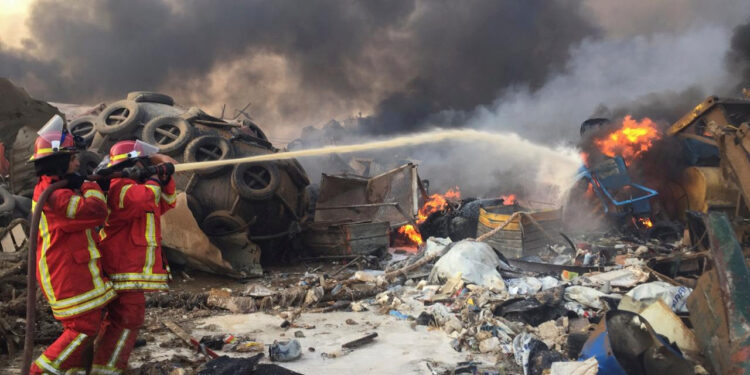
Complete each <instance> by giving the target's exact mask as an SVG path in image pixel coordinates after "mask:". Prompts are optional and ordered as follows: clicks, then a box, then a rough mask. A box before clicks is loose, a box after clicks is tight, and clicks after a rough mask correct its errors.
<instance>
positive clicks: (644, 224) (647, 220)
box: [638, 217, 654, 228]
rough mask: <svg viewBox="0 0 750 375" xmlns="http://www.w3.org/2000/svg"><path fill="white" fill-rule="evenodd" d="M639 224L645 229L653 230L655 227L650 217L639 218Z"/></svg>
mask: <svg viewBox="0 0 750 375" xmlns="http://www.w3.org/2000/svg"><path fill="white" fill-rule="evenodd" d="M638 224H640V225H641V226H642V227H644V228H651V227H653V226H654V223H653V222H651V219H650V218H648V217H639V218H638Z"/></svg>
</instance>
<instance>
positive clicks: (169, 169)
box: [152, 163, 174, 185]
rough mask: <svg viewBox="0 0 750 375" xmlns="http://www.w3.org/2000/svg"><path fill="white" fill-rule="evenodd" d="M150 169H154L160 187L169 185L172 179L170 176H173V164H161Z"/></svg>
mask: <svg viewBox="0 0 750 375" xmlns="http://www.w3.org/2000/svg"><path fill="white" fill-rule="evenodd" d="M152 168H155V169H156V173H155V174H156V175H157V176H159V181H160V182H161V184H162V185H166V184H167V183H169V180H170V179H172V174H174V164H172V163H161V164H159V165H156V166H154V167H152Z"/></svg>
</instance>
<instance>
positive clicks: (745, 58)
mask: <svg viewBox="0 0 750 375" xmlns="http://www.w3.org/2000/svg"><path fill="white" fill-rule="evenodd" d="M727 61H728V63H729V67H730V69H732V71H733V73H734V77H733V78H734V79H735V82H737V90H741V89H750V21H748V22H747V23H745V24H744V25H740V26H737V27H736V28H735V29H734V34H733V35H732V50H731V51H730V52H729V55H728V56H727Z"/></svg>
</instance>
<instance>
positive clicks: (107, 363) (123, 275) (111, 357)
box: [91, 141, 175, 374]
mask: <svg viewBox="0 0 750 375" xmlns="http://www.w3.org/2000/svg"><path fill="white" fill-rule="evenodd" d="M157 151H158V149H157V148H156V147H155V146H152V145H149V144H148V143H145V142H141V141H121V142H118V143H116V144H115V145H114V146H112V148H111V149H110V152H109V156H108V157H109V162H108V164H107V168H108V169H109V170H110V171H126V172H127V174H128V175H129V177H127V178H125V177H123V178H113V179H111V180H110V186H109V191H108V193H107V196H108V198H109V199H110V200H109V201H108V205H109V216H108V217H107V221H106V224H105V226H104V228H103V229H102V231H101V232H100V236H101V241H102V242H101V248H102V264H103V267H104V271H105V272H106V274H107V275H108V276H109V278H110V279H111V280H112V283H113V285H114V289H115V290H116V291H117V299H116V300H114V301H113V302H112V303H111V304H110V305H109V306H108V307H107V316H106V318H105V324H104V326H105V328H104V329H103V332H102V333H100V337H99V339H98V340H97V342H98V346H97V348H96V349H95V353H94V364H93V368H92V372H91V373H92V374H115V373H120V372H122V371H124V370H126V369H127V366H128V358H129V356H130V352H131V351H132V350H133V346H134V345H135V340H136V337H137V336H138V330H139V329H140V327H141V326H142V325H143V320H144V314H145V312H146V299H145V296H144V293H146V292H157V291H165V290H168V286H167V280H168V277H169V270H168V267H167V263H166V261H165V259H164V258H163V255H162V252H161V229H160V227H161V225H160V217H161V215H162V214H163V213H164V212H166V211H167V210H169V209H171V208H173V207H174V204H175V183H174V180H173V179H172V173H173V172H174V165H173V164H171V163H172V162H174V160H173V159H171V158H169V157H168V156H165V155H160V154H157V153H156V152H157ZM128 171H129V172H128Z"/></svg>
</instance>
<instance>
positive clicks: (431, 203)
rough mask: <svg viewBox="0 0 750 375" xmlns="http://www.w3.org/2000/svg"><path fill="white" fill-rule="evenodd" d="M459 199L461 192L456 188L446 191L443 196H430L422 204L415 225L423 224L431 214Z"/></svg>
mask: <svg viewBox="0 0 750 375" xmlns="http://www.w3.org/2000/svg"><path fill="white" fill-rule="evenodd" d="M460 199H461V191H460V190H459V189H458V186H456V187H454V188H452V189H448V191H446V192H445V194H442V195H441V194H432V195H430V197H429V198H427V201H426V202H424V205H423V206H422V208H420V209H419V213H417V224H422V223H424V221H425V220H427V218H428V217H429V216H430V215H431V214H432V213H433V212H437V211H442V210H444V209H445V207H447V206H448V201H458V200H460Z"/></svg>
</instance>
